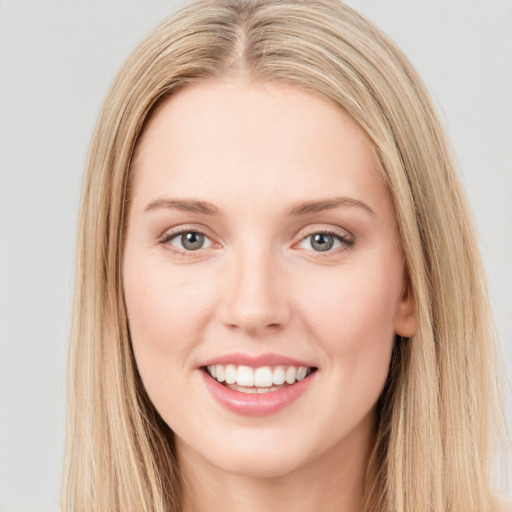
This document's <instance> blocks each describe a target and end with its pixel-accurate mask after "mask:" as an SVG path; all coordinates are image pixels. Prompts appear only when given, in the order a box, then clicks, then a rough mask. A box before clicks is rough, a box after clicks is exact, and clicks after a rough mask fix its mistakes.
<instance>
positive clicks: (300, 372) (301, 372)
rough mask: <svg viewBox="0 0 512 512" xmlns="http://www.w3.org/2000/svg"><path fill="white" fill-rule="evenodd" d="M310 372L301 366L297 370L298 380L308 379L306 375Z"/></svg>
mask: <svg viewBox="0 0 512 512" xmlns="http://www.w3.org/2000/svg"><path fill="white" fill-rule="evenodd" d="M307 372H308V369H307V368H306V367H305V366H301V367H300V368H299V369H298V370H297V380H302V379H304V377H306V373H307Z"/></svg>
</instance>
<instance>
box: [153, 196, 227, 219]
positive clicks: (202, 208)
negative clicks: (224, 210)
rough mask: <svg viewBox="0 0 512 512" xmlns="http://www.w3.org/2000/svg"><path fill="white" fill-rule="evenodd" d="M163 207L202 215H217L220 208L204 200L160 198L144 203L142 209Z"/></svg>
mask: <svg viewBox="0 0 512 512" xmlns="http://www.w3.org/2000/svg"><path fill="white" fill-rule="evenodd" d="M158 208H164V209H168V210H183V211H186V212H193V213H203V214H204V215H212V216H216V217H218V216H219V215H220V214H221V212H220V210H219V209H218V208H217V207H216V206H214V205H213V204H211V203H208V202H206V201H194V200H191V199H171V198H161V199H155V200H154V201H151V202H150V203H148V204H147V205H146V208H144V211H145V212H147V211H151V210H156V209H158Z"/></svg>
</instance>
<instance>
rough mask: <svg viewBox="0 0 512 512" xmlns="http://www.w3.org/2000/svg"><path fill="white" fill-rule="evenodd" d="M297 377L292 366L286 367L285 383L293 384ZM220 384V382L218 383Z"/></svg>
mask: <svg viewBox="0 0 512 512" xmlns="http://www.w3.org/2000/svg"><path fill="white" fill-rule="evenodd" d="M296 376H297V370H296V369H295V367H294V366H288V369H287V370H286V377H285V379H286V382H287V383H288V384H293V383H294V382H295V377H296ZM220 382H222V381H220Z"/></svg>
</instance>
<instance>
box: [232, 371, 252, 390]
mask: <svg viewBox="0 0 512 512" xmlns="http://www.w3.org/2000/svg"><path fill="white" fill-rule="evenodd" d="M236 383H237V384H238V385H239V386H251V387H252V386H254V372H253V370H252V368H250V367H249V366H239V367H238V370H237V372H236Z"/></svg>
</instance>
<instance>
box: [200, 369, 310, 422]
mask: <svg viewBox="0 0 512 512" xmlns="http://www.w3.org/2000/svg"><path fill="white" fill-rule="evenodd" d="M218 364H222V363H218ZM267 364H268V363H267ZM282 364H285V363H282ZM302 366H305V365H302ZM200 373H201V375H202V378H203V380H204V383H205V384H206V387H207V388H208V390H209V391H210V393H211V394H212V396H213V398H214V399H215V400H216V401H217V402H218V403H219V404H220V405H221V406H223V407H224V408H225V409H227V410H228V411H231V412H234V413H236V414H241V415H243V416H267V415H269V414H274V413H276V412H278V411H279V410H281V409H283V408H284V407H286V406H288V405H290V404H291V403H292V402H294V401H295V400H297V399H298V398H299V397H300V396H301V395H302V394H303V393H304V392H305V391H306V390H307V389H308V387H309V386H310V385H311V383H312V382H313V379H314V378H315V376H316V374H317V372H313V373H310V374H309V375H308V376H307V377H306V378H304V379H303V380H301V381H299V382H296V383H295V384H292V385H291V386H286V387H284V388H282V389H278V390H276V391H270V392H268V393H242V392H240V391H234V390H232V389H230V388H228V387H226V386H224V385H222V384H220V383H219V382H217V381H216V380H215V379H213V378H212V377H210V376H209V375H208V374H207V373H206V371H203V370H200Z"/></svg>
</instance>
